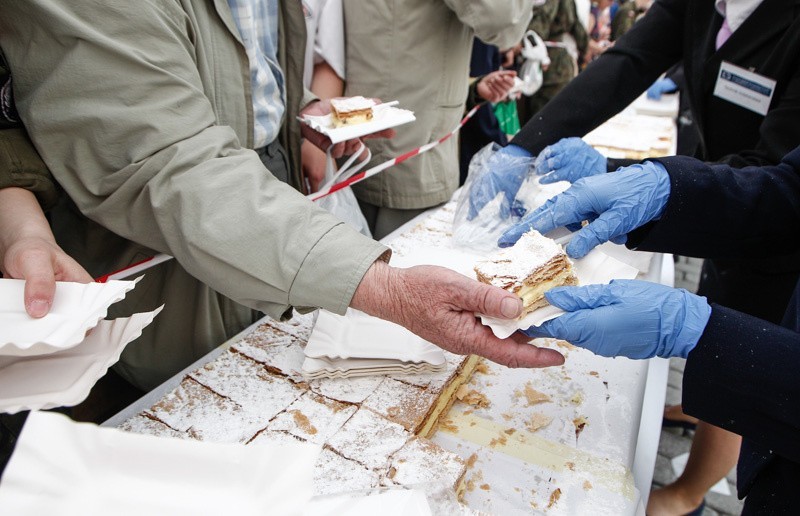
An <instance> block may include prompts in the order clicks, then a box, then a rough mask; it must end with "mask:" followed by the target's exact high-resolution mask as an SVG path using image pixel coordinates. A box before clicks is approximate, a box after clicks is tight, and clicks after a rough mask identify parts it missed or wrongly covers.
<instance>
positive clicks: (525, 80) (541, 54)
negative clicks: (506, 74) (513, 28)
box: [518, 30, 550, 97]
mask: <svg viewBox="0 0 800 516" xmlns="http://www.w3.org/2000/svg"><path fill="white" fill-rule="evenodd" d="M522 57H524V58H525V61H524V62H523V63H522V66H521V67H520V69H519V74H518V75H519V78H520V80H521V81H522V83H521V84H520V85H519V91H520V92H521V93H522V94H523V95H526V96H529V97H530V96H531V95H533V94H534V93H536V92H537V91H539V88H541V87H542V83H543V82H544V72H543V71H542V67H546V66H548V65H549V64H550V57H549V56H548V55H547V46H545V44H544V41H542V38H540V37H539V35H538V34H536V33H535V32H534V31H532V30H529V31H528V32H526V33H525V37H524V38H523V39H522Z"/></svg>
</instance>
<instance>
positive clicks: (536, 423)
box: [525, 412, 553, 432]
mask: <svg viewBox="0 0 800 516" xmlns="http://www.w3.org/2000/svg"><path fill="white" fill-rule="evenodd" d="M552 421H553V418H552V417H550V416H548V415H546V414H542V413H540V412H534V413H533V414H531V419H530V421H528V422H527V423H525V428H527V429H528V431H529V432H535V431H537V430H539V429H540V428H544V427H546V426H547V425H549V424H550V423H551V422H552Z"/></svg>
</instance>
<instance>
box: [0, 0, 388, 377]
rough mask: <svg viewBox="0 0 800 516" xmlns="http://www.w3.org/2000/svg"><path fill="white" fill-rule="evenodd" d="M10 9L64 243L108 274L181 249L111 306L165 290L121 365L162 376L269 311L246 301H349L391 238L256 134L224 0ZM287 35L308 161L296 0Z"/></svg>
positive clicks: (28, 117) (286, 10)
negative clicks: (361, 223)
mask: <svg viewBox="0 0 800 516" xmlns="http://www.w3.org/2000/svg"><path fill="white" fill-rule="evenodd" d="M2 9H3V16H2V17H1V18H0V46H2V48H3V50H4V51H5V53H6V57H7V59H8V61H9V65H10V67H11V70H12V73H13V75H14V88H15V95H16V100H17V107H18V110H19V112H20V115H21V117H22V119H23V121H24V123H25V125H26V127H27V128H28V131H29V133H30V135H31V139H32V140H33V142H34V144H35V146H36V148H37V149H38V151H39V153H40V154H41V155H42V158H43V159H44V161H45V162H46V163H47V165H48V166H49V167H50V169H51V171H52V173H53V175H54V177H55V178H56V179H57V180H58V182H59V183H60V184H61V185H62V186H63V187H64V189H65V190H66V192H67V194H68V195H69V197H70V199H71V202H72V203H74V205H75V206H76V207H77V210H69V209H62V210H61V211H59V212H58V213H56V214H54V224H55V225H56V228H55V229H56V231H57V236H58V237H59V239H60V242H61V243H62V244H63V245H64V247H65V250H67V252H69V253H71V254H72V255H73V256H75V257H76V258H77V259H78V260H79V261H80V263H82V264H83V265H84V266H85V267H86V268H87V269H88V270H89V272H90V273H92V274H93V275H96V276H97V275H100V274H103V273H107V272H110V271H113V270H116V269H118V268H121V267H123V266H126V265H128V264H130V263H132V262H135V261H137V260H139V259H141V258H143V257H146V256H150V255H152V254H154V253H155V252H163V253H168V254H171V255H173V256H174V257H175V258H176V259H177V264H175V263H174V262H172V263H170V264H167V265H165V266H159V267H158V268H156V269H154V270H151V271H148V272H147V273H146V276H145V280H144V282H143V283H141V284H139V286H137V288H136V290H135V291H134V292H132V293H131V294H130V295H129V299H126V304H125V306H122V307H121V308H118V307H116V306H115V307H114V312H115V313H114V314H112V315H119V313H121V312H125V315H129V314H130V312H131V311H136V310H152V309H154V308H155V307H156V306H158V305H159V304H161V303H166V308H165V312H163V313H162V314H161V315H160V316H159V317H158V319H157V321H156V323H155V324H154V325H152V326H151V327H150V328H148V329H147V330H146V333H145V335H143V337H142V338H140V339H139V340H138V341H137V342H136V343H134V344H133V345H131V346H129V347H128V349H126V352H125V355H124V357H123V365H122V370H123V374H125V375H126V376H127V377H128V378H129V379H132V380H133V381H135V382H136V383H137V384H138V385H140V386H141V387H144V388H150V387H152V386H154V385H156V384H157V383H158V382H159V381H161V380H163V379H164V378H166V377H168V376H169V375H171V374H173V373H175V372H176V371H177V370H179V369H180V368H182V367H184V366H186V365H188V363H190V362H191V361H192V360H194V359H196V358H198V356H200V355H202V354H204V353H206V352H207V351H209V350H210V349H212V348H213V347H215V346H216V345H218V344H220V343H221V342H222V341H224V340H225V339H227V338H229V337H231V336H232V335H233V334H235V333H236V332H238V331H240V330H241V329H243V328H244V327H245V326H246V325H247V324H249V323H251V322H252V321H253V320H254V317H255V316H256V315H257V314H256V313H254V312H252V311H251V310H250V309H249V308H245V307H244V306H241V305H239V304H237V303H241V304H243V305H246V306H247V307H250V308H253V309H256V310H260V311H263V312H266V313H268V314H270V315H272V316H274V317H280V316H281V315H282V314H284V313H285V312H286V311H287V310H288V309H289V308H290V307H291V306H296V307H318V306H321V307H324V308H327V309H329V310H332V311H334V312H337V313H343V312H344V310H345V309H346V307H347V306H348V304H349V303H350V300H351V298H352V296H353V293H354V292H355V289H356V287H357V286H358V283H359V282H360V280H361V278H362V277H363V275H364V274H365V272H366V270H367V269H368V268H369V266H370V265H371V264H372V263H373V262H374V261H375V260H376V259H377V258H378V257H379V256H380V255H381V254H383V253H384V252H385V250H386V249H385V247H383V246H381V245H380V244H378V243H376V242H374V241H372V240H370V239H367V238H365V237H363V236H361V235H360V234H359V233H357V232H356V231H354V230H351V229H350V228H349V227H347V226H345V225H344V224H343V223H341V222H339V221H338V220H337V219H335V218H334V217H332V216H330V215H329V214H328V213H327V212H325V211H324V210H322V209H319V208H317V207H315V206H313V205H312V204H311V203H310V202H308V201H307V200H306V199H305V198H304V197H303V196H302V195H301V194H300V193H298V192H297V191H296V190H294V189H292V188H291V187H289V186H287V185H286V184H284V183H281V182H279V181H278V180H277V179H275V178H274V177H273V176H272V175H271V174H270V173H269V171H268V170H266V169H265V168H264V166H263V165H262V163H261V161H260V160H259V158H258V156H257V154H256V153H255V152H253V151H252V150H250V149H249V147H250V146H251V141H252V134H253V129H252V123H253V122H252V119H253V114H252V103H251V101H250V83H249V77H250V75H249V69H248V63H247V57H246V54H245V50H244V48H243V46H242V45H241V42H240V40H239V36H238V32H237V30H236V26H235V24H234V21H233V18H232V16H231V13H230V10H229V8H228V5H227V2H226V1H225V0H169V1H168V0H137V1H135V2H132V1H130V0H81V1H79V2H75V1H73V0H10V1H6V2H3V8H2ZM281 36H282V39H281V43H280V49H281V51H280V58H281V64H282V66H283V67H284V71H285V72H286V82H287V92H288V101H287V104H288V105H287V111H286V123H285V127H287V128H289V127H290V128H291V129H290V130H285V131H284V132H283V133H282V135H281V138H282V142H283V143H284V145H285V146H286V148H287V149H288V150H289V151H290V153H291V154H292V156H294V157H293V160H292V161H293V164H294V165H296V164H297V156H299V129H298V127H297V122H296V121H295V118H294V117H295V115H296V113H297V112H298V109H299V108H300V107H301V105H302V104H303V102H304V98H303V89H302V80H301V76H302V69H303V51H304V41H305V24H304V19H303V14H302V10H301V7H300V2H298V1H296V0H283V1H282V2H281ZM286 36H291V38H292V40H291V42H288V41H287V37H286ZM299 170H300V168H299V166H295V168H294V171H295V173H296V174H297V173H299ZM297 177H298V176H297V175H295V181H296V180H297ZM62 208H63V207H62ZM78 212H79V213H78ZM187 272H188V274H187ZM194 278H197V279H194ZM198 280H199V281H198ZM226 296H227V297H226ZM228 298H230V299H228ZM231 299H232V300H234V301H235V302H236V303H234V302H232V301H231Z"/></svg>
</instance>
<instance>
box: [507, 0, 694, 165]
mask: <svg viewBox="0 0 800 516" xmlns="http://www.w3.org/2000/svg"><path fill="white" fill-rule="evenodd" d="M687 1H688V0H661V1H658V2H656V3H655V4H654V5H653V7H651V8H650V11H649V12H648V14H647V16H645V17H644V18H642V20H641V21H639V22H638V23H636V24H635V25H634V26H633V27H632V28H631V30H630V31H628V33H627V34H625V35H624V36H623V37H622V38H620V39H619V41H617V43H616V44H615V45H614V46H613V47H612V48H610V49H608V50H607V51H606V52H605V53H604V54H603V55H602V56H600V57H599V58H598V59H597V60H595V61H594V62H592V64H590V65H589V66H588V67H587V68H586V69H585V70H584V71H582V72H581V73H580V74H578V76H577V77H576V78H575V79H573V80H572V81H571V82H570V83H569V84H568V85H567V86H566V87H565V88H564V89H563V90H562V91H561V92H560V93H559V94H558V95H557V96H556V97H555V98H554V99H553V100H552V101H550V102H549V103H548V104H547V105H546V106H545V107H544V108H543V109H542V110H541V111H540V112H539V113H537V114H536V115H535V116H534V117H533V118H531V120H530V121H529V122H528V123H527V124H525V127H523V128H522V130H521V131H520V132H519V133H518V134H517V135H516V136H515V137H514V144H515V145H518V146H520V147H524V148H525V149H527V150H528V151H529V152H530V153H531V154H532V155H534V156H535V155H537V154H539V152H541V150H542V149H544V148H545V147H546V146H548V145H550V144H552V143H555V142H557V141H558V140H560V139H562V138H565V137H568V136H583V135H585V134H586V133H588V132H589V131H591V130H592V129H594V128H595V127H597V126H599V125H600V124H601V123H603V122H605V121H606V120H608V119H609V118H610V117H611V116H613V115H615V114H616V113H618V112H619V111H620V110H622V109H623V108H624V107H625V106H627V105H628V104H630V103H631V102H632V101H633V100H634V99H636V97H638V96H639V95H640V94H641V93H642V92H643V91H645V90H646V89H647V88H648V87H649V86H650V85H651V84H652V83H653V81H655V80H656V78H658V76H659V75H661V73H663V72H664V71H665V70H666V69H667V68H669V67H670V66H671V65H673V64H674V63H676V62H677V61H679V60H680V59H681V58H682V53H683V32H684V15H685V10H686V3H687Z"/></svg>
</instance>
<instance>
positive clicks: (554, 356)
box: [351, 262, 564, 367]
mask: <svg viewBox="0 0 800 516" xmlns="http://www.w3.org/2000/svg"><path fill="white" fill-rule="evenodd" d="M351 306H352V307H353V308H356V309H358V310H361V311H363V312H366V313H368V314H370V315H374V316H376V317H380V318H382V319H386V320H389V321H392V322H395V323H398V324H401V325H403V326H405V327H406V328H408V329H409V330H411V331H412V332H414V333H415V334H417V335H419V336H420V337H422V338H424V339H425V340H427V341H430V342H432V343H434V344H436V345H438V346H441V347H442V348H444V349H446V350H448V351H451V352H453V353H458V354H461V355H465V354H476V355H481V356H483V357H486V358H488V359H489V360H492V361H493V362H497V363H498V364H502V365H505V366H508V367H546V366H552V365H560V364H563V363H564V357H563V356H561V354H560V353H558V352H557V351H555V350H552V349H544V348H537V347H536V346H533V345H532V344H529V343H528V341H529V340H530V339H529V338H528V337H526V336H524V335H522V334H521V333H516V334H514V335H513V336H512V337H510V338H507V339H498V338H497V337H495V336H494V334H493V333H492V330H491V329H490V328H489V327H488V326H484V325H482V324H481V323H480V321H479V320H478V319H476V317H475V313H476V312H479V313H482V314H485V315H490V316H493V317H501V318H506V319H511V318H514V317H517V316H518V315H519V314H520V313H521V311H522V302H521V301H520V299H519V298H518V297H517V296H515V295H513V294H511V293H509V292H506V291H505V290H503V289H500V288H497V287H493V286H490V285H485V284H483V283H479V282H477V281H475V280H471V279H469V278H467V277H465V276H462V275H461V274H458V273H457V272H453V271H451V270H449V269H445V268H442V267H435V266H429V265H422V266H417V267H411V268H408V269H399V268H393V267H390V266H389V265H387V264H385V263H383V262H375V264H374V265H373V266H372V267H371V268H370V269H369V271H368V272H367V274H366V275H365V276H364V278H363V279H362V280H361V284H360V285H359V286H358V289H357V290H356V293H355V295H354V296H353V301H352V303H351Z"/></svg>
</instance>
